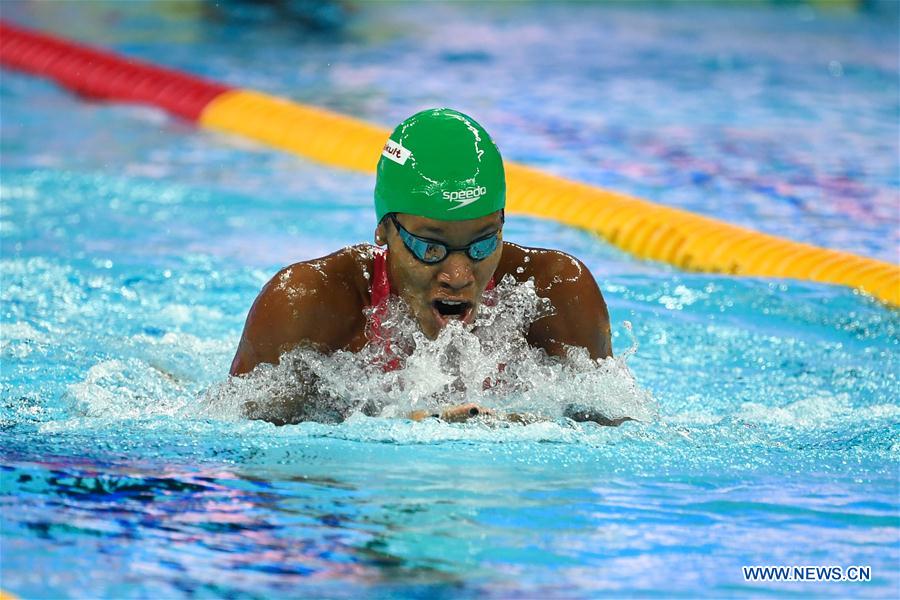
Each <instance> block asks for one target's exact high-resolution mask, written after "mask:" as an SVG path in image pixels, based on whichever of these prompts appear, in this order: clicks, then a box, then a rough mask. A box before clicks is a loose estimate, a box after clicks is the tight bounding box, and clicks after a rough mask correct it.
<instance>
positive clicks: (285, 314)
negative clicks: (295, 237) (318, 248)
mask: <svg viewBox="0 0 900 600" xmlns="http://www.w3.org/2000/svg"><path fill="white" fill-rule="evenodd" d="M334 279H336V278H334V277H332V278H331V281H330V280H329V276H328V274H327V272H324V273H323V270H322V269H321V268H314V267H313V266H311V265H309V264H306V263H297V264H295V265H292V266H290V267H287V268H285V269H282V270H281V271H280V272H278V273H277V274H276V275H275V277H273V278H272V279H271V280H270V281H269V282H268V283H267V284H266V285H265V286H264V287H263V289H262V291H261V292H260V294H259V296H258V297H257V298H256V301H255V302H254V303H253V307H252V308H251V309H250V312H249V314H248V315H247V322H246V324H245V325H244V332H243V334H242V335H241V340H240V342H239V343H238V348H237V353H236V354H235V356H234V360H233V361H232V363H231V370H230V374H231V375H244V374H246V373H249V372H250V371H252V370H253V369H255V368H256V366H257V365H259V364H262V363H270V364H278V361H279V358H280V357H281V355H282V354H284V353H285V352H287V351H288V350H291V349H293V348H295V347H297V346H299V345H309V346H313V347H316V348H320V349H321V350H323V351H325V352H329V351H333V350H336V349H338V348H340V347H341V346H342V345H343V343H345V339H344V338H345V337H346V336H347V333H346V332H347V331H348V326H353V325H354V318H353V317H352V316H349V315H348V314H347V313H346V312H345V311H347V310H348V308H347V307H345V306H343V302H342V301H341V299H337V300H335V298H334V296H336V295H338V294H341V295H343V296H344V297H345V298H346V291H345V290H343V289H339V290H334V289H331V288H332V287H334V286H333V284H332V282H333V281H334ZM356 312H358V313H359V316H358V317H356V318H357V319H364V316H363V315H362V313H361V312H360V311H359V310H357V311H356Z"/></svg>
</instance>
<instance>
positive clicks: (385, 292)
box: [371, 248, 391, 306]
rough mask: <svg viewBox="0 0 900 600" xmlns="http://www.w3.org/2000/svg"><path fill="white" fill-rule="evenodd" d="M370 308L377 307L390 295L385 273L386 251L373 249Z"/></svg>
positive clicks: (389, 284) (389, 283)
mask: <svg viewBox="0 0 900 600" xmlns="http://www.w3.org/2000/svg"><path fill="white" fill-rule="evenodd" d="M371 294H372V300H371V302H372V306H378V305H379V304H381V303H382V302H384V301H385V300H387V297H388V296H390V295H391V282H390V281H388V273H387V250H382V249H381V248H375V256H374V259H373V260H372V290H371Z"/></svg>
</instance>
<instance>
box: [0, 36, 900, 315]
mask: <svg viewBox="0 0 900 600" xmlns="http://www.w3.org/2000/svg"><path fill="white" fill-rule="evenodd" d="M0 64H3V65H4V66H7V67H10V68H14V69H19V70H22V71H25V72H28V73H31V74H33V75H39V76H42V77H47V78H50V79H53V80H55V81H56V82H58V83H59V84H60V85H62V86H63V87H66V88H68V89H70V90H73V91H75V92H76V93H78V94H81V95H84V96H88V97H91V98H97V99H102V100H110V101H121V102H132V103H139V104H148V105H151V106H156V107H159V108H162V109H163V110H166V111H167V112H169V113H171V114H173V115H177V116H179V117H182V118H185V119H189V120H192V121H195V122H197V123H198V124H200V125H201V126H203V127H206V128H209V129H213V130H216V131H221V132H226V133H230V134H236V135H241V136H244V137H247V138H250V139H253V140H256V141H258V142H262V143H264V144H267V145H269V146H272V147H275V148H278V149H281V150H285V151H287V152H291V153H293V154H296V155H299V156H303V157H305V158H309V159H312V160H315V161H318V162H321V163H323V164H326V165H329V166H332V167H339V168H344V169H351V170H354V171H360V172H363V173H374V171H375V166H376V163H377V159H378V157H379V156H380V152H379V150H380V149H381V147H382V146H383V144H384V140H385V139H387V137H388V136H389V135H390V130H388V129H385V128H383V127H379V126H376V125H372V124H370V123H367V122H365V121H362V120H360V119H355V118H353V117H348V116H345V115H341V114H338V113H335V112H332V111H329V110H326V109H322V108H317V107H314V106H309V105H304V104H299V103H296V102H293V101H291V100H287V99H284V98H279V97H276V96H272V95H269V94H265V93H261V92H256V91H253V90H245V89H238V88H233V87H229V86H226V85H222V84H219V83H216V82H212V81H208V80H205V79H202V78H200V77H195V76H192V75H188V74H185V73H182V72H180V71H176V70H173V69H167V68H162V67H159V66H156V65H153V64H150V63H146V62H143V61H138V60H133V59H129V58H126V57H122V56H118V55H116V54H113V53H111V52H107V51H104V50H97V49H94V48H90V47H88V46H85V45H82V44H78V43H74V42H71V41H68V40H65V39H62V38H59V37H57V36H52V35H48V34H44V33H40V32H35V31H30V30H26V29H24V28H22V27H19V26H17V25H12V24H10V23H8V22H7V21H2V20H0ZM504 165H505V167H506V176H507V209H508V210H509V212H511V213H518V214H524V215H529V216H534V217H541V218H547V219H551V220H554V221H557V222H559V223H563V224H566V225H571V226H574V227H578V228H581V229H586V230H588V231H591V232H594V233H596V234H598V235H599V236H601V237H603V238H604V239H606V240H607V241H608V242H610V243H611V244H613V245H615V246H618V247H619V248H621V249H623V250H625V251H627V252H629V253H631V254H633V255H635V256H637V257H639V258H642V259H649V260H655V261H660V262H665V263H668V264H671V265H674V266H676V267H678V268H680V269H683V270H685V271H699V272H707V273H725V274H729V275H740V276H753V277H776V278H777V277H781V278H793V279H803V280H808V281H816V282H823V283H833V284H840V285H845V286H849V287H852V288H859V289H862V290H865V291H866V292H867V293H869V294H872V295H873V296H875V297H876V298H878V299H880V300H882V301H884V302H886V303H888V304H890V305H893V306H895V307H897V306H900V266H898V265H895V264H891V263H888V262H883V261H879V260H876V259H873V258H868V257H863V256H858V255H855V254H851V253H849V252H842V251H839V250H830V249H827V248H821V247H818V246H814V245H812V244H805V243H801V242H795V241H791V240H788V239H785V238H781V237H778V236H774V235H770V234H765V233H760V232H757V231H753V230H751V229H747V228H744V227H739V226H737V225H732V224H730V223H726V222H724V221H720V220H718V219H714V218H712V217H707V216H702V215H698V214H694V213H691V212H689V211H686V210H682V209H679V208H674V207H669V206H664V205H660V204H655V203H652V202H649V201H647V200H643V199H640V198H636V197H633V196H629V195H626V194H620V193H617V192H613V191H609V190H604V189H601V188H598V187H595V186H592V185H588V184H585V183H579V182H576V181H571V180H567V179H564V178H562V177H558V176H555V175H551V174H548V173H544V172H542V171H540V170H538V169H534V168H531V167H527V166H525V165H521V164H518V163H514V162H511V161H504Z"/></svg>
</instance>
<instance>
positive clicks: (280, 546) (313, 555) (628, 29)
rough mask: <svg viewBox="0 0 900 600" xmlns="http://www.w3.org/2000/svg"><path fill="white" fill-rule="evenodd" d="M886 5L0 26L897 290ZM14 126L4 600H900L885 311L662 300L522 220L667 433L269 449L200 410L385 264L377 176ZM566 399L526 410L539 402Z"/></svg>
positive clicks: (735, 296) (4, 385) (106, 109)
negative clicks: (417, 114) (761, 235)
mask: <svg viewBox="0 0 900 600" xmlns="http://www.w3.org/2000/svg"><path fill="white" fill-rule="evenodd" d="M880 6H881V8H879V9H877V10H875V11H874V12H873V11H870V12H866V11H862V12H846V11H839V10H838V11H824V12H823V11H817V10H814V9H812V8H810V7H808V6H767V5H766V6H764V5H757V6H751V7H746V6H744V7H730V8H729V7H725V8H722V7H719V8H716V7H709V6H702V5H688V6H676V7H672V6H668V5H652V6H649V7H645V6H636V7H634V6H614V7H606V6H595V5H580V4H574V5H569V4H567V5H561V6H556V5H543V4H510V5H506V4H503V5H492V6H488V7H487V8H479V7H477V6H470V5H426V6H410V5H402V6H401V7H400V8H397V7H396V6H380V5H346V6H331V7H326V8H325V9H320V10H319V11H317V12H315V13H313V17H312V18H309V16H308V13H303V14H304V15H306V16H304V18H302V19H301V18H299V17H298V16H297V15H296V14H293V13H291V14H281V15H274V16H273V14H272V13H271V11H270V10H269V9H266V8H265V7H259V6H257V7H254V6H253V5H249V4H238V3H226V4H223V5H222V6H219V7H218V8H216V7H214V6H210V5H199V4H193V3H174V4H168V5H167V4H163V5H159V6H157V5H152V4H146V3H106V4H84V3H78V5H77V8H76V4H75V3H52V4H51V3H33V4H32V3H10V2H4V3H3V6H2V9H3V11H2V16H3V18H8V19H13V20H16V21H18V22H20V23H23V24H29V25H32V26H36V27H40V28H44V29H48V30H51V31H57V32H61V33H65V34H67V35H71V36H75V37H78V38H79V39H82V40H86V41H90V42H91V43H95V44H102V45H105V46H107V47H111V48H114V49H116V50H119V51H121V52H126V53H129V54H131V55H135V56H139V57H143V58H145V59H150V60H153V61H156V62H159V63H163V64H168V65H171V66H175V67H178V68H182V69H186V70H190V71H192V72H195V73H200V74H204V75H207V76H210V77H213V78H215V79H218V80H223V81H226V82H229V83H232V84H238V85H243V86H246V87H251V88H256V89H261V90H265V91H269V92H274V93H278V94H282V95H286V96H289V97H293V98H295V99H298V100H301V101H307V102H311V103H314V104H318V105H322V106H327V107H330V108H333V109H336V110H340V111H342V112H345V113H349V114H353V115H356V116H359V117H362V118H365V119H368V120H371V121H373V122H378V123H381V124H384V125H390V124H392V123H394V122H397V121H399V120H400V119H402V118H404V117H405V116H407V115H408V114H411V113H412V112H414V111H416V110H418V109H420V108H423V107H425V106H429V105H438V104H447V105H452V106H455V107H458V108H460V109H461V110H464V111H467V112H470V113H472V114H473V115H475V116H476V117H477V118H478V119H479V120H480V121H482V122H483V123H484V124H485V125H486V126H487V127H488V129H489V130H490V131H491V132H492V134H493V136H494V138H495V139H497V140H498V143H499V144H500V147H501V150H502V151H503V152H504V154H505V156H506V157H507V158H510V159H515V160H519V161H522V162H525V163H528V164H531V165H535V166H539V167H542V168H545V169H547V170H549V171H552V172H555V173H560V174H563V175H566V176H568V177H572V178H575V179H579V180H583V181H589V182H592V183H596V184H600V185H604V186H608V187H612V188H614V189H617V190H621V191H625V192H629V193H634V194H638V195H641V196H643V197H647V198H650V199H652V200H655V201H658V202H661V203H665V204H670V205H675V206H681V207H685V208H689V209H691V210H695V211H697V212H702V213H705V214H711V215H714V216H717V217H719V218H722V219H725V220H729V221H731V222H735V223H739V224H742V225H749V226H752V227H754V228H756V229H760V230H763V231H767V232H771V233H776V234H779V235H784V236H787V237H791V238H793V239H797V240H800V241H805V242H812V243H817V244H821V245H825V246H828V247H833V248H840V249H845V250H850V251H854V252H858V253H861V254H865V255H868V256H873V257H876V258H880V259H882V260H888V261H896V260H897V249H898V242H900V232H898V229H900V219H898V211H897V202H898V196H900V176H898V171H900V166H898V140H900V125H898V113H900V103H898V102H900V101H898V98H900V85H898V72H900V67H898V56H900V52H898V49H900V45H898V34H897V27H896V24H897V13H896V11H895V10H892V7H891V5H890V3H887V4H883V5H880ZM273 10H274V9H273ZM292 14H293V16H292ZM0 126H2V127H0V132H2V146H0V254H2V256H0V267H2V271H0V277H2V280H0V284H2V286H0V287H2V290H0V295H2V296H0V297H2V314H0V342H2V346H0V359H2V368H0V390H2V397H0V398H2V400H0V403H2V406H0V427H2V429H3V437H2V450H0V461H2V462H0V468H2V470H0V528H2V538H0V544H2V546H0V588H2V589H3V590H6V591H10V592H13V593H16V594H19V595H21V596H23V597H29V598H30V597H61V596H78V597H84V596H106V597H148V596H152V597H184V596H201V597H221V596H226V597H271V596H276V595H288V596H314V597H321V596H326V597H360V596H364V597H394V596H396V597H428V598H431V597H485V596H487V597H511V596H513V597H523V596H524V597H541V598H543V597H567V598H581V597H592V596H598V595H622V594H626V593H627V594H634V593H637V594H641V595H654V596H660V595H661V596H672V595H675V596H682V597H695V596H715V597H721V596H734V595H740V596H745V595H752V596H768V595H797V594H800V595H803V596H808V595H815V596H829V597H846V596H865V597H868V596H872V597H896V596H897V594H898V593H900V568H898V564H900V513H898V505H900V502H898V496H900V474H898V463H900V436H898V431H900V406H898V402H897V390H898V384H897V376H898V373H900V358H898V356H900V355H898V346H900V313H898V312H897V311H896V310H892V309H888V308H886V307H885V306H883V305H881V304H879V303H878V302H876V301H873V300H872V299H871V298H869V297H867V296H865V295H860V294H858V293H855V292H853V291H852V290H848V289H845V288H840V287H833V286H826V285H818V284H812V283H804V282H797V281H775V280H762V279H731V278H727V277H720V276H712V275H695V274H684V273H679V272H677V271H674V270H672V269H670V268H669V267H667V266H665V265H659V264H654V263H647V262H641V261H637V260H635V259H633V258H631V257H629V256H627V255H625V254H623V253H621V252H620V251H618V250H617V249H615V248H613V247H610V246H608V245H606V244H605V243H604V242H602V241H601V240H598V239H596V238H595V237H593V236H591V235H590V234H587V233H585V232H580V231H577V230H572V229H569V228H565V227H562V226H559V225H556V224H554V223H550V222H545V221H540V220H536V219H528V218H523V217H517V216H510V218H509V221H508V225H507V231H506V238H507V239H509V240H513V241H517V242H519V243H522V244H525V245H536V246H546V247H555V248H561V249H563V250H566V251H568V252H570V253H572V254H575V255H577V256H578V257H580V258H581V259H582V260H584V262H585V263H586V264H587V265H588V266H589V267H590V269H591V270H592V272H593V273H594V274H595V275H596V277H597V280H598V282H599V284H600V287H601V289H602V290H603V293H604V295H605V297H606V299H607V301H608V304H609V308H610V315H611V319H612V323H613V335H614V338H613V343H614V349H615V351H616V353H617V354H622V353H623V352H624V351H625V350H626V349H627V348H629V347H630V346H632V345H633V344H634V343H636V344H637V350H636V352H635V353H634V354H633V355H632V356H630V357H629V358H628V359H627V365H628V368H629V369H630V371H631V373H632V374H633V377H634V380H635V381H636V383H637V385H638V389H639V391H643V392H645V393H646V394H648V395H649V396H650V397H651V398H652V402H651V404H652V406H653V408H654V410H656V411H657V412H658V416H656V417H655V418H653V419H648V420H646V421H645V422H641V423H627V424H625V425H623V426H622V427H619V428H611V429H610V428H599V427H595V426H593V425H591V424H588V425H576V424H572V423H568V422H566V421H564V420H561V419H556V420H553V419H551V420H550V421H548V422H543V423H537V424H534V425H529V426H518V427H508V428H492V427H487V426H483V425H477V424H468V425H448V424H439V423H428V422H425V423H419V424H414V423H410V422H408V421H405V420H402V419H389V418H365V417H354V418H352V419H351V420H350V421H349V422H346V423H342V424H339V425H326V424H319V423H304V424H301V425H293V426H285V427H280V428H278V427H274V426H272V425H269V424H267V423H262V422H255V421H246V420H244V419H241V418H239V416H237V414H236V413H235V411H233V410H230V408H229V406H228V405H227V403H225V404H222V403H216V402H212V403H210V401H209V398H210V393H211V392H210V390H219V391H218V392H216V394H218V396H216V394H213V395H214V396H216V397H218V398H221V397H222V396H223V393H222V392H221V389H222V388H221V385H222V382H223V381H224V380H225V379H226V377H225V374H226V373H227V370H228V366H229V363H230V360H231V358H232V356H233V353H234V349H235V346H236V343H237V340H238V337H239V335H240V332H241V328H242V326H243V320H244V318H245V316H246V313H247V310H248V308H249V306H250V303H251V302H252V300H253V298H254V297H255V294H256V293H257V292H258V291H259V288H260V287H261V285H262V284H263V283H264V282H265V281H266V280H267V279H268V278H269V277H271V276H272V275H273V274H274V273H275V272H276V271H277V269H278V268H279V267H281V266H283V265H285V264H289V263H290V262H293V261H296V260H302V259H307V258H312V257H315V256H320V255H323V254H325V253H328V252H331V251H333V250H334V249H336V248H338V247H340V246H342V245H345V244H351V243H357V242H360V241H365V240H369V239H371V236H372V231H373V227H374V216H373V214H372V209H371V189H372V185H373V181H372V178H371V177H369V176H365V175H359V174H354V173H346V172H340V171H336V170H332V169H328V168H326V167H322V166H320V165H316V164H313V163H310V162H306V161H303V160H300V159H298V158H296V157H293V156H289V155H285V154H280V153H277V152H274V151H270V150H268V149H266V148H261V147H259V146H256V145H254V144H252V143H249V142H245V141H242V140H237V139H233V138H228V137H225V136H220V135H217V134H212V133H209V132H205V131H201V130H197V129H195V128H193V127H192V126H191V125H189V124H185V123H182V122H179V121H176V120H172V119H170V118H168V117H166V116H164V115H162V114H160V113H158V112H156V111H155V110H152V109H148V108H141V107H128V106H110V105H104V104H97V103H91V102H85V101H83V100H81V99H78V98H75V97H73V96H71V95H69V94H67V93H65V92H64V91H61V90H59V89H57V88H56V87H55V86H53V85H52V84H50V83H47V82H43V81H40V80H36V79H32V78H30V77H27V76H24V75H21V74H16V73H12V72H9V71H3V72H2V77H0ZM626 321H628V322H630V323H631V324H632V329H633V333H630V332H629V331H628V328H627V327H626V326H625V322H626ZM575 380H577V377H575V376H572V380H571V381H570V380H569V379H567V378H566V377H561V376H559V377H557V378H556V379H554V380H553V381H552V382H551V383H552V385H548V386H547V387H545V388H542V389H541V388H539V389H538V392H543V393H544V396H545V398H544V400H543V401H544V402H545V403H547V404H548V405H549V404H552V402H553V399H554V398H555V397H562V396H564V395H565V394H571V393H573V386H575V384H573V381H575ZM578 381H580V380H578ZM617 381H619V382H620V383H622V382H624V383H628V381H630V380H627V378H626V379H621V380H617ZM574 389H577V391H578V393H581V394H583V395H584V398H585V400H586V401H597V402H607V403H610V402H611V403H613V404H614V403H616V402H619V401H624V400H625V399H627V398H626V396H627V394H626V395H624V396H623V395H622V394H623V392H621V390H617V388H614V387H611V388H607V387H605V386H604V385H600V384H596V383H593V384H592V383H590V381H589V383H588V385H586V386H583V387H582V388H577V387H576V388H574ZM224 395H225V396H227V394H224ZM535 397H538V398H540V397H541V395H540V393H538V394H537V395H536V396H535ZM628 398H630V396H628ZM233 400H234V401H236V402H237V401H240V400H241V397H240V396H239V395H238V396H237V397H235V398H233ZM532 400H533V399H532ZM742 565H839V566H845V567H846V566H851V565H866V566H871V569H872V581H870V582H866V583H850V582H844V583H821V582H820V583H812V582H806V583H801V582H791V583H786V582H783V583H771V582H770V583H750V582H745V581H744V579H743V576H742V574H741V566H742Z"/></svg>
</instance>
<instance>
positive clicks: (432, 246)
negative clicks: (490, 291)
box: [391, 215, 500, 265]
mask: <svg viewBox="0 0 900 600" xmlns="http://www.w3.org/2000/svg"><path fill="white" fill-rule="evenodd" d="M391 220H392V221H393V222H394V226H395V227H396V228H397V233H399V234H400V239H402V240H403V245H404V246H406V248H407V249H408V250H409V251H410V252H412V254H413V256H415V257H416V258H418V259H419V260H420V261H422V262H424V263H428V264H430V265H433V264H435V263H439V262H441V261H442V260H444V259H445V258H447V256H448V255H449V254H450V253H451V252H465V253H466V255H467V256H468V257H469V258H471V259H472V260H476V261H477V260H484V259H485V258H487V257H488V256H490V255H491V254H493V253H494V251H495V250H496V249H497V246H498V245H499V244H500V231H499V230H498V231H497V232H496V233H492V234H491V235H489V236H488V237H485V238H481V239H480V240H475V241H474V242H472V243H471V244H469V245H468V246H463V247H461V248H450V247H449V246H447V245H446V244H444V243H441V242H437V241H434V240H429V239H428V238H421V237H419V236H417V235H413V234H411V233H410V232H409V231H407V230H406V228H405V227H403V225H401V224H400V223H399V222H398V221H397V218H396V217H395V216H394V215H391Z"/></svg>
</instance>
